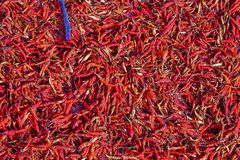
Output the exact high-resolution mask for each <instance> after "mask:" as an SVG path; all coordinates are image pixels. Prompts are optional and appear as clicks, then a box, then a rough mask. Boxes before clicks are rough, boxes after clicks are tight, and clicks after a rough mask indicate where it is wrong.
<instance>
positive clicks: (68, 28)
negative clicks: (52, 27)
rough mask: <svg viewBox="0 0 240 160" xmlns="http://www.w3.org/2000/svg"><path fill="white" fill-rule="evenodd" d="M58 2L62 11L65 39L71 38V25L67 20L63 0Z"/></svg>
mask: <svg viewBox="0 0 240 160" xmlns="http://www.w3.org/2000/svg"><path fill="white" fill-rule="evenodd" d="M60 4H61V8H62V13H63V21H64V27H65V36H66V40H71V25H70V22H69V20H68V14H67V10H66V7H65V2H64V0H60Z"/></svg>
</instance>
